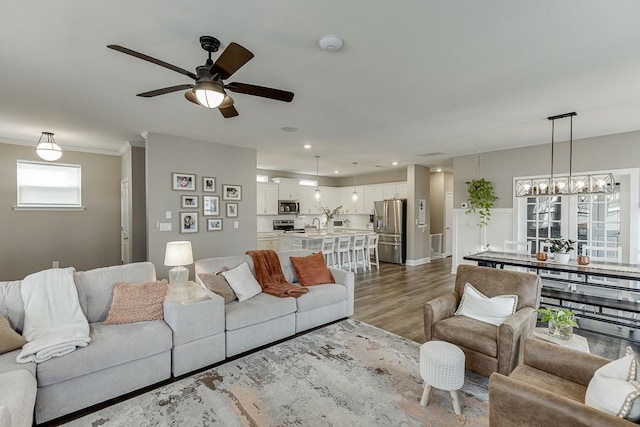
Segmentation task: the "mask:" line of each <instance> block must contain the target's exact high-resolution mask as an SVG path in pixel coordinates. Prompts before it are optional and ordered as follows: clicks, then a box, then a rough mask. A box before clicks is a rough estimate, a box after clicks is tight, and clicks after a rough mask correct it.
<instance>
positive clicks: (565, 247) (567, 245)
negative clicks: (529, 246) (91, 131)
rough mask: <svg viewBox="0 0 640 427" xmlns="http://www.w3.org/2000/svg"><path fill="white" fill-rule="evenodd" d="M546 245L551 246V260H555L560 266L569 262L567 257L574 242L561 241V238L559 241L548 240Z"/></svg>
mask: <svg viewBox="0 0 640 427" xmlns="http://www.w3.org/2000/svg"><path fill="white" fill-rule="evenodd" d="M547 242H548V243H550V244H551V247H550V248H549V251H550V252H551V253H552V254H553V259H555V260H556V261H557V262H558V263H560V264H566V263H568V262H569V257H570V256H571V254H570V253H569V252H571V251H572V250H573V249H574V247H573V244H574V243H575V241H574V240H571V239H563V238H562V237H561V238H559V239H549V240H547Z"/></svg>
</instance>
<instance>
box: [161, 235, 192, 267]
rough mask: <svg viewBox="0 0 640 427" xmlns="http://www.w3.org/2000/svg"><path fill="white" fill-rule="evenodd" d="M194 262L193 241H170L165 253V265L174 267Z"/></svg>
mask: <svg viewBox="0 0 640 427" xmlns="http://www.w3.org/2000/svg"><path fill="white" fill-rule="evenodd" d="M189 264H193V251H192V250H191V242H186V241H183V242H168V243H167V249H166V250H165V253H164V265H166V266H170V267H174V266H183V265H189Z"/></svg>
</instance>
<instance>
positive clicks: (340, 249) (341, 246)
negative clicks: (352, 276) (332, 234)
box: [336, 236, 351, 271]
mask: <svg viewBox="0 0 640 427" xmlns="http://www.w3.org/2000/svg"><path fill="white" fill-rule="evenodd" d="M336 256H337V259H338V266H339V267H340V269H342V270H345V269H346V270H349V271H351V236H340V237H338V243H337V245H336ZM345 257H346V259H345Z"/></svg>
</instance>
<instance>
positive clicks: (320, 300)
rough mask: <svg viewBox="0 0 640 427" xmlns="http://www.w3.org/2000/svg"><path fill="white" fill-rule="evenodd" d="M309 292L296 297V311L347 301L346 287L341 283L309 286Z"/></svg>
mask: <svg viewBox="0 0 640 427" xmlns="http://www.w3.org/2000/svg"><path fill="white" fill-rule="evenodd" d="M307 289H309V292H308V293H306V294H303V295H302V296H300V298H296V302H297V304H298V312H303V311H310V310H313V309H314V308H318V307H324V306H325V305H330V304H335V303H337V302H340V301H345V302H346V301H347V288H346V287H345V286H342V285H335V284H325V285H316V286H310V287H309V288H307Z"/></svg>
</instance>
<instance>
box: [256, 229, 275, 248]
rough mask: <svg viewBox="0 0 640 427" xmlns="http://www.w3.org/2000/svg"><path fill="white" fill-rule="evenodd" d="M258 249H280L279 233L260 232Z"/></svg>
mask: <svg viewBox="0 0 640 427" xmlns="http://www.w3.org/2000/svg"><path fill="white" fill-rule="evenodd" d="M257 246H258V247H257V249H261V250H266V249H271V250H274V251H278V246H279V238H278V234H277V233H268V232H267V233H260V232H259V233H258V245H257Z"/></svg>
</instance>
